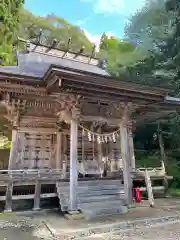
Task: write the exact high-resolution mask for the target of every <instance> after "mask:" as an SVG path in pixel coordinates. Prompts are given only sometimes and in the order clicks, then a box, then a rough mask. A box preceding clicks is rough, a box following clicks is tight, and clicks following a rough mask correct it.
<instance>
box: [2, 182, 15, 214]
mask: <svg viewBox="0 0 180 240" xmlns="http://www.w3.org/2000/svg"><path fill="white" fill-rule="evenodd" d="M12 192H13V182H12V181H9V182H8V184H7V188H6V202H5V210H4V211H5V212H12Z"/></svg>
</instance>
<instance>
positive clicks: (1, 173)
mask: <svg viewBox="0 0 180 240" xmlns="http://www.w3.org/2000/svg"><path fill="white" fill-rule="evenodd" d="M37 179H40V180H58V179H63V172H62V170H61V169H27V170H0V181H9V180H17V181H18V180H19V181H25V180H26V181H31V180H37Z"/></svg>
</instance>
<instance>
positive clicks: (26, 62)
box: [0, 52, 109, 78]
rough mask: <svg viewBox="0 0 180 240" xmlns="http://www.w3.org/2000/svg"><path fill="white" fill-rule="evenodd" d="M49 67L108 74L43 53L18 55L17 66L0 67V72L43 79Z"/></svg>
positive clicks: (107, 74) (95, 67)
mask: <svg viewBox="0 0 180 240" xmlns="http://www.w3.org/2000/svg"><path fill="white" fill-rule="evenodd" d="M51 65H56V66H58V67H59V68H61V67H62V68H69V69H73V70H74V71H75V72H76V71H82V72H84V73H90V74H94V75H101V76H109V73H108V72H107V71H105V70H103V69H101V68H100V67H98V66H96V65H92V64H88V63H83V62H79V61H76V60H72V59H66V58H61V57H55V56H50V55H46V54H43V53H37V52H30V53H24V52H20V53H18V66H6V67H0V72H3V73H9V74H18V75H23V76H32V77H37V78H43V77H44V76H45V74H46V72H47V71H48V69H49V68H50V66H51Z"/></svg>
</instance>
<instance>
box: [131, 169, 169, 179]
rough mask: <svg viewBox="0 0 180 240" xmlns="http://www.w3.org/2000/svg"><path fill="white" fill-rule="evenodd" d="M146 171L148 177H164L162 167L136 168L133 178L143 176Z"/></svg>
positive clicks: (164, 173) (164, 172)
mask: <svg viewBox="0 0 180 240" xmlns="http://www.w3.org/2000/svg"><path fill="white" fill-rule="evenodd" d="M146 170H147V171H148V173H149V176H150V177H160V176H165V175H166V171H165V168H163V167H158V168H150V167H149V168H137V169H134V171H133V174H134V175H135V176H144V174H145V171H146Z"/></svg>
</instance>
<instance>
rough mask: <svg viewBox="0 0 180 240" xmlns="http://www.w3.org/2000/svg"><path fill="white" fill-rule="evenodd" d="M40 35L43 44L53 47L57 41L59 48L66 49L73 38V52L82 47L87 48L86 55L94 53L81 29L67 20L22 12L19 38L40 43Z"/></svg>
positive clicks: (71, 45) (71, 47)
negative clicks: (54, 41)
mask: <svg viewBox="0 0 180 240" xmlns="http://www.w3.org/2000/svg"><path fill="white" fill-rule="evenodd" d="M40 33H41V37H40V42H41V44H44V45H51V44H52V43H53V40H54V39H56V40H57V45H56V47H57V48H66V47H67V43H68V40H69V38H71V44H70V49H71V50H72V51H79V49H80V48H81V47H82V46H84V47H85V50H84V52H85V53H87V54H89V53H91V51H92V47H93V45H92V43H91V42H90V41H89V40H88V39H87V37H86V36H85V34H84V32H83V31H82V30H81V29H80V28H79V27H77V26H74V25H71V24H69V23H68V22H67V21H66V20H64V19H62V18H60V17H58V16H56V15H53V14H51V15H48V16H47V17H40V16H35V15H33V14H32V13H30V12H28V11H25V10H22V11H21V14H20V23H19V26H18V36H19V37H22V38H24V39H30V40H32V41H38V36H39V35H40Z"/></svg>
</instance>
